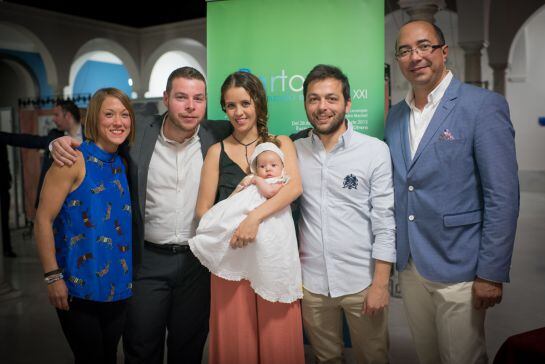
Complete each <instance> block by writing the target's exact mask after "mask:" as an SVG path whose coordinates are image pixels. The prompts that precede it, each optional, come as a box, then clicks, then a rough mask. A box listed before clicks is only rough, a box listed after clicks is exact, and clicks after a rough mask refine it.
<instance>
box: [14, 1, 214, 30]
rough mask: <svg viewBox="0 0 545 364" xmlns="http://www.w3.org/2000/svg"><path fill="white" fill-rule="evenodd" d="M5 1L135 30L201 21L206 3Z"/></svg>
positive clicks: (204, 13)
mask: <svg viewBox="0 0 545 364" xmlns="http://www.w3.org/2000/svg"><path fill="white" fill-rule="evenodd" d="M4 1H5V2H8V3H16V4H20V5H26V6H32V7H34V8H39V9H45V10H50V11H55V12H58V13H63V14H69V15H76V16H80V17H84V18H90V19H95V20H102V21H106V22H109V23H114V24H119V25H125V26H130V27H135V28H143V27H148V26H152V25H160V24H166V23H173V22H178V21H182V20H189V19H196V18H204V17H205V16H206V1H205V0H182V1H179V2H157V3H155V2H152V1H148V2H145V3H143V2H139V1H131V2H121V1H115V0H110V1H104V0H87V1H86V0H71V1H66V0H54V1H43V0H4ZM113 4H115V5H113ZM144 4H146V5H144ZM174 4H176V5H174Z"/></svg>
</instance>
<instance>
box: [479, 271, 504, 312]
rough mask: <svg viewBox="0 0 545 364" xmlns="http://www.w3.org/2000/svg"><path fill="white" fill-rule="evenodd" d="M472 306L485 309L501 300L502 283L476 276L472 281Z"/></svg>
mask: <svg viewBox="0 0 545 364" xmlns="http://www.w3.org/2000/svg"><path fill="white" fill-rule="evenodd" d="M472 291H473V306H475V308H476V309H477V310H481V309H482V310H486V309H487V308H489V307H492V306H494V305H495V304H497V303H500V302H501V298H502V293H503V284H502V283H501V282H492V281H488V280H486V279H482V278H479V277H477V278H476V279H475V281H474V282H473V289H472Z"/></svg>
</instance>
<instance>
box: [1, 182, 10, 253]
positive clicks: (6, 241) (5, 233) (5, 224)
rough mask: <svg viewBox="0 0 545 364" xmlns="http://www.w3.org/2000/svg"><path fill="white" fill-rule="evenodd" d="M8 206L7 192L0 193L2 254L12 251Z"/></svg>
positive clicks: (8, 196)
mask: <svg viewBox="0 0 545 364" xmlns="http://www.w3.org/2000/svg"><path fill="white" fill-rule="evenodd" d="M3 178H5V177H3ZM9 205H10V195H9V190H2V191H0V207H1V209H2V244H3V251H4V253H9V252H12V251H13V250H12V246H11V235H10V231H9Z"/></svg>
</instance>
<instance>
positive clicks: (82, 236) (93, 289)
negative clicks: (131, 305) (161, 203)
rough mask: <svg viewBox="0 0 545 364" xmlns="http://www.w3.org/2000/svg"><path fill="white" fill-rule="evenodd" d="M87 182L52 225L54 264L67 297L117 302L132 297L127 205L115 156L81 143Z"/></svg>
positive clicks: (124, 181)
mask: <svg viewBox="0 0 545 364" xmlns="http://www.w3.org/2000/svg"><path fill="white" fill-rule="evenodd" d="M80 151H81V153H82V154H83V157H84V159H85V178H84V179H83V182H82V183H81V185H80V186H79V187H78V188H77V189H76V190H74V191H73V192H71V193H69V194H68V196H67V197H66V200H65V201H64V203H63V205H62V208H61V211H60V212H59V214H58V215H57V218H56V219H55V222H54V224H53V233H54V236H55V250H56V257H57V263H58V264H59V267H60V268H61V269H63V275H64V280H65V282H66V285H67V287H68V293H69V295H71V296H74V297H78V298H82V299H87V300H92V301H98V302H108V301H119V300H123V299H126V298H128V297H130V296H131V295H132V252H131V246H132V225H131V200H130V193H129V187H128V183H127V177H126V173H125V166H124V165H123V163H122V160H121V157H120V156H119V155H118V154H116V153H108V152H105V151H104V150H102V149H100V148H99V147H98V146H97V145H96V144H95V143H94V142H92V141H90V140H87V141H85V142H84V143H82V145H81V147H80Z"/></svg>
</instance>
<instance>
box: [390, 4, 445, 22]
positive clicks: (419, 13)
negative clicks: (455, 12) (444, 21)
mask: <svg viewBox="0 0 545 364" xmlns="http://www.w3.org/2000/svg"><path fill="white" fill-rule="evenodd" d="M398 4H399V7H400V8H401V9H402V10H404V11H405V12H406V13H407V14H409V16H410V17H411V20H426V21H429V22H430V23H435V18H434V16H435V13H437V12H438V11H439V10H441V9H445V8H446V7H447V5H446V3H445V0H399V2H398Z"/></svg>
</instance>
